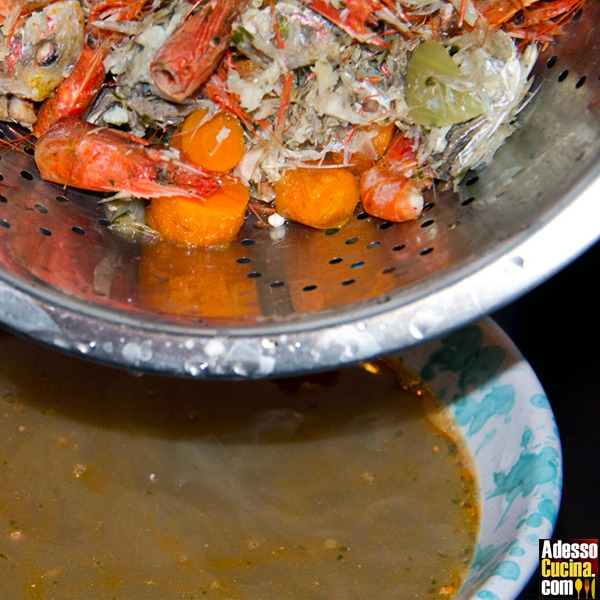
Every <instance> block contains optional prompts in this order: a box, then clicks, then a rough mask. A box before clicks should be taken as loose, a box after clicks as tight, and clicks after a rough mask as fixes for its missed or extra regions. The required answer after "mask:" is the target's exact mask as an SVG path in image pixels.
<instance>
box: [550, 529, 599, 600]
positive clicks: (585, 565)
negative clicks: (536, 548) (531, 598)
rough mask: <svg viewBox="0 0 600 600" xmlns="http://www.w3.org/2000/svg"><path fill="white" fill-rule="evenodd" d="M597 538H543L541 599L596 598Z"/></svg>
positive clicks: (589, 599)
mask: <svg viewBox="0 0 600 600" xmlns="http://www.w3.org/2000/svg"><path fill="white" fill-rule="evenodd" d="M597 579H598V540H540V598H578V599H579V600H596V586H597V584H598V582H597Z"/></svg>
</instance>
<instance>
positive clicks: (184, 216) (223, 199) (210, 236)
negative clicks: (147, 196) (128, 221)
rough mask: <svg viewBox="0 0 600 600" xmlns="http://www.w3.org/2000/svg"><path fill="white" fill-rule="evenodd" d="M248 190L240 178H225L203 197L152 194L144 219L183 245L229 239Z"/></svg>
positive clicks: (240, 217)
mask: <svg viewBox="0 0 600 600" xmlns="http://www.w3.org/2000/svg"><path fill="white" fill-rule="evenodd" d="M249 197H250V193H249V190H248V188H247V187H246V186H245V185H244V184H243V183H240V182H236V181H225V182H224V183H223V185H222V186H221V187H220V188H219V189H218V190H216V191H215V192H212V193H211V194H209V195H207V196H206V199H205V200H204V201H202V200H194V199H189V198H181V197H177V196H175V197H173V198H155V199H154V200H152V201H151V203H150V206H149V207H148V209H147V210H146V221H147V223H148V225H149V226H150V227H152V228H153V229H155V230H156V231H158V232H159V233H160V234H161V235H162V237H163V238H164V239H166V240H170V241H172V242H176V243H178V244H183V245H185V246H214V245H216V244H222V243H226V242H231V241H233V240H234V239H235V237H236V236H237V234H238V231H239V230H240V228H241V227H242V225H243V223H244V217H245V215H246V207H247V205H248V200H249Z"/></svg>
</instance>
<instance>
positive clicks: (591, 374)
mask: <svg viewBox="0 0 600 600" xmlns="http://www.w3.org/2000/svg"><path fill="white" fill-rule="evenodd" d="M557 243H560V240H557ZM599 282H600V243H597V244H596V245H595V246H594V247H592V248H591V249H590V250H588V251H587V252H586V253H584V254H583V255H582V256H581V257H579V258H578V259H577V260H575V261H574V262H573V263H571V264H570V265H569V266H568V267H566V268H565V269H563V270H562V271H560V272H559V273H558V274H557V275H555V276H554V277H552V278H551V279H549V280H548V281H547V282H545V283H543V284H542V285H540V286H538V287H537V288H535V289H534V290H532V291H531V292H529V293H528V294H526V295H525V296H523V297H521V298H520V299H519V300H517V301H516V302H513V303H512V304H510V305H508V306H506V307H504V308H503V309H501V310H499V311H497V312H496V313H494V314H493V315H492V317H493V318H494V319H495V320H496V322H497V323H498V324H499V325H500V326H501V327H502V328H503V329H504V330H505V331H506V333H507V334H508V335H509V336H510V337H511V338H512V340H513V341H514V343H515V344H516V345H517V346H518V348H519V349H520V350H521V352H522V353H523V355H524V356H525V358H526V359H527V360H528V361H529V364H530V365H531V366H532V368H533V370H534V371H535V372H536V374H537V376H538V379H539V380H540V382H541V384H542V386H543V387H544V389H545V391H546V394H547V396H548V399H549V400H550V403H551V405H552V410H553V411H554V415H555V417H556V422H557V424H558V430H559V433H560V437H561V443H562V449H563V460H564V467H563V468H564V486H563V496H562V503H561V508H560V512H559V515H558V521H557V524H556V530H555V532H554V535H553V537H554V538H557V539H574V538H598V530H599V524H600V519H599V514H598V513H599V511H598V508H599V506H600V502H599V499H600V468H598V461H599V460H600V434H599V431H600V316H599V313H600V301H599V298H600V295H599V293H598V287H599ZM538 577H539V573H538V572H537V571H536V573H535V574H534V576H533V578H532V579H531V581H530V582H529V584H528V585H527V587H526V588H525V589H524V590H523V593H522V594H521V595H520V596H519V600H532V599H537V598H539V594H538Z"/></svg>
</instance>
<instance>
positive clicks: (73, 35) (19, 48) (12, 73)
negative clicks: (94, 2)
mask: <svg viewBox="0 0 600 600" xmlns="http://www.w3.org/2000/svg"><path fill="white" fill-rule="evenodd" d="M14 27H15V28H14V31H12V32H10V31H6V23H5V27H3V28H2V32H0V93H2V94H7V95H8V94H10V95H13V96H18V97H19V98H23V99H28V100H32V101H34V102H40V101H42V100H44V99H46V98H47V97H48V96H49V95H50V93H51V92H52V90H53V89H54V88H56V86H57V85H58V84H59V83H60V82H61V81H62V80H63V79H65V77H67V76H68V75H69V73H70V72H71V71H72V70H73V68H74V66H75V64H76V62H77V60H78V59H79V56H80V55H81V52H82V49H83V36H84V12H83V9H82V7H81V5H80V4H79V2H76V1H75V0H66V1H64V2H54V3H52V4H48V5H47V6H44V7H43V8H42V9H41V10H37V11H35V12H33V13H31V14H30V15H29V16H28V17H27V18H25V19H24V20H23V21H22V22H19V21H17V22H16V23H15V24H14Z"/></svg>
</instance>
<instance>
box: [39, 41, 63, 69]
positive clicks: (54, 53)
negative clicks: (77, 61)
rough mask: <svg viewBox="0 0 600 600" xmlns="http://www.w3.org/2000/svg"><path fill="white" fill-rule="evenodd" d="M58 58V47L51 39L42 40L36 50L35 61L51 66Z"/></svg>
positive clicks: (43, 65) (42, 65)
mask: <svg viewBox="0 0 600 600" xmlns="http://www.w3.org/2000/svg"><path fill="white" fill-rule="evenodd" d="M57 60H58V48H57V47H56V45H55V44H53V43H52V42H49V41H45V42H42V43H41V44H40V45H39V46H38V47H37V50H36V51H35V62H37V64H38V65H40V66H41V67H49V66H50V65H53V64H54V63H55V62H56V61H57Z"/></svg>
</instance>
